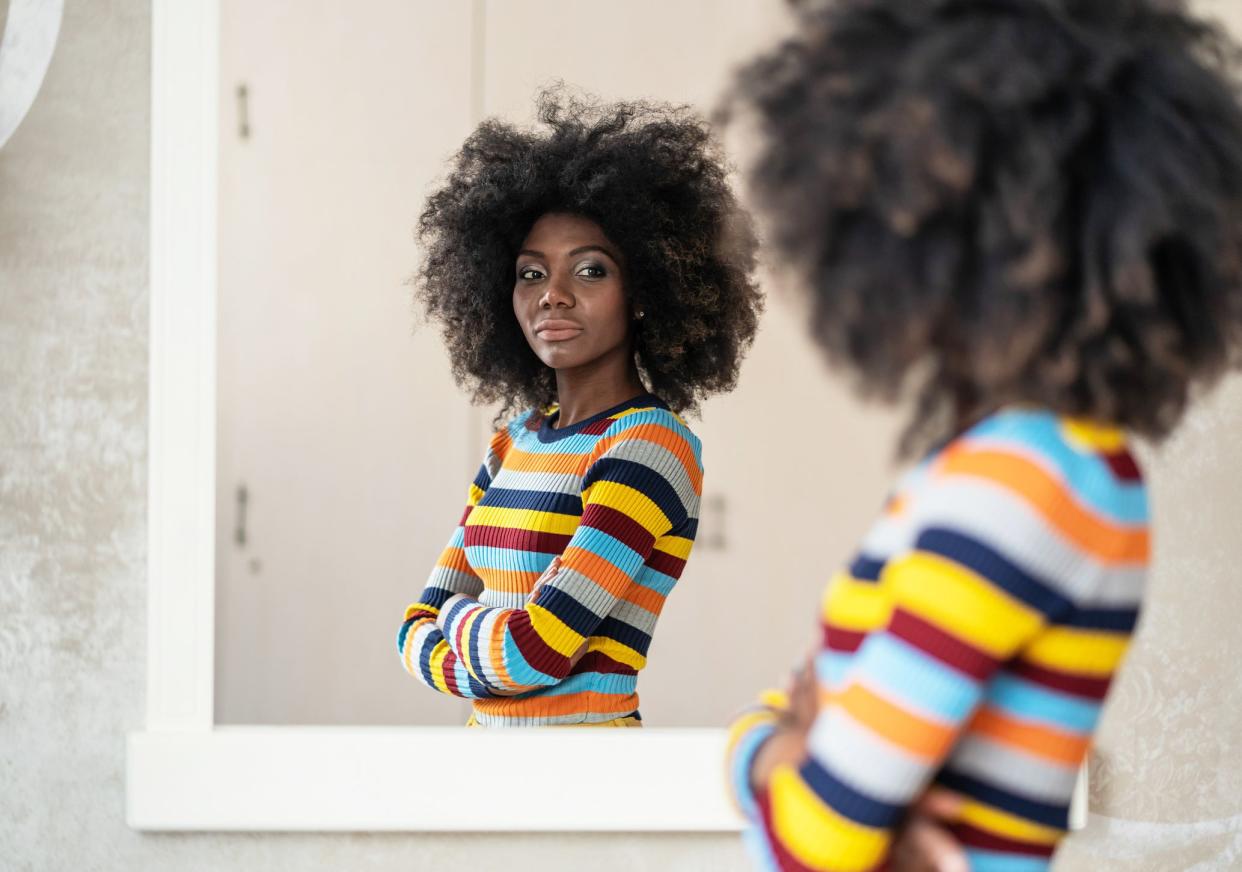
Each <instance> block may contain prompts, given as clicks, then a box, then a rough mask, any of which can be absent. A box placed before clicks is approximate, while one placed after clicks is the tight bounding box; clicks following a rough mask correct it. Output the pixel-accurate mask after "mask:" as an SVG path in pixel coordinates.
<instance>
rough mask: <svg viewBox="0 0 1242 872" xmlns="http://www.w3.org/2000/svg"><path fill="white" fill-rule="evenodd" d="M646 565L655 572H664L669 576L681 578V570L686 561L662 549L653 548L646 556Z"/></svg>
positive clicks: (684, 566)
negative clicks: (648, 555) (649, 554)
mask: <svg viewBox="0 0 1242 872" xmlns="http://www.w3.org/2000/svg"><path fill="white" fill-rule="evenodd" d="M647 565H648V566H650V567H651V568H652V569H654V570H655V571H656V572H662V573H664V574H665V575H667V576H668V577H669V578H681V572H682V570H683V569H685V568H686V561H684V560H682V559H681V558H680V557H674V556H673V555H672V554H668V553H666V552H664V551H658V550H654V551H652V552H651V556H650V557H648V558H647Z"/></svg>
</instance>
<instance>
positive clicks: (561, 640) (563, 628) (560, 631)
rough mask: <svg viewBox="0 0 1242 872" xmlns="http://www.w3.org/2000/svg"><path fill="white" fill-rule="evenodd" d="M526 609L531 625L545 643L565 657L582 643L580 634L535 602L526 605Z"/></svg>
mask: <svg viewBox="0 0 1242 872" xmlns="http://www.w3.org/2000/svg"><path fill="white" fill-rule="evenodd" d="M526 610H527V611H528V612H529V613H530V625H531V627H533V628H534V630H535V632H536V633H538V634H539V638H541V639H543V642H544V644H545V645H547V646H548V647H549V648H551V649H552V650H553V651H555V652H556V653H558V654H562V655H564V656H565V657H568V656H569V655H570V654H573V653H574V652H575V651H577V650H578V646H579V645H581V644H582V636H581V635H579V634H578V633H576V632H574V631H573V630H572V629H570V628H569V626H568V625H567V624H566V623H565V622H564V621H562V620H561V619H560V618H558V617H557V616H556V615H554V614H552V612H550V611H548V610H547V609H545V608H544V607H543V606H541V605H538V604H536V603H530V604H529V605H527V607H526Z"/></svg>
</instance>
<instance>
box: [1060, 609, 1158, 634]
mask: <svg viewBox="0 0 1242 872" xmlns="http://www.w3.org/2000/svg"><path fill="white" fill-rule="evenodd" d="M1138 616H1139V610H1138V609H1075V610H1074V611H1073V612H1071V613H1070V615H1069V617H1068V618H1066V619H1065V620H1063V621H1061V622H1060V623H1063V624H1065V625H1066V626H1069V627H1079V628H1081V629H1084V630H1115V631H1116V632H1118V633H1130V632H1133V630H1134V627H1135V625H1136V624H1137V623H1138Z"/></svg>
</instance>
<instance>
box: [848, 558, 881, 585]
mask: <svg viewBox="0 0 1242 872" xmlns="http://www.w3.org/2000/svg"><path fill="white" fill-rule="evenodd" d="M884 564H885V561H884V560H878V559H876V558H874V557H868V556H867V555H866V554H862V553H859V554H858V556H857V557H855V558H854V562H853V563H851V564H850V575H852V576H853V577H854V578H855V579H857V580H858V581H879V579H880V573H881V572H882V571H883V570H884Z"/></svg>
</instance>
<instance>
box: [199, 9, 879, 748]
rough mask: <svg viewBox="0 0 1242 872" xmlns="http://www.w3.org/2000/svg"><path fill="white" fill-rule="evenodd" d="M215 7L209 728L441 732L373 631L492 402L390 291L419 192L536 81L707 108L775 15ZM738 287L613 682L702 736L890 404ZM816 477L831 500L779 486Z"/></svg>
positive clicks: (765, 660) (792, 636)
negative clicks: (668, 548) (639, 633)
mask: <svg viewBox="0 0 1242 872" xmlns="http://www.w3.org/2000/svg"><path fill="white" fill-rule="evenodd" d="M220 13H221V16H220V20H221V32H220V81H219V97H220V102H219V112H220V116H219V118H220V125H219V128H220V140H219V160H220V164H219V333H218V336H219V346H218V359H219V364H218V403H219V419H218V422H217V436H218V455H217V480H216V485H217V488H216V490H217V499H216V529H217V542H216V577H217V590H216V609H217V611H216V615H217V621H216V634H217V635H216V647H215V650H216V655H215V656H216V671H215V675H216V697H215V721H216V722H217V723H220V724H401V725H459V724H462V723H464V722H465V720H466V718H467V717H468V715H469V709H470V706H469V703H468V702H467V701H463V700H457V699H453V698H450V697H447V696H442V695H439V694H435V693H433V692H431V691H429V690H428V689H427V688H425V687H423V686H422V685H421V684H419V683H418V682H416V681H414V680H413V679H412V678H411V677H410V676H409V675H407V674H406V673H405V672H404V670H403V669H402V668H401V665H400V662H399V660H398V658H397V656H396V652H395V647H394V638H395V634H396V631H397V628H398V626H399V624H400V622H401V616H402V612H403V609H404V607H405V606H406V604H407V603H409V602H410V601H412V600H413V599H414V597H415V596H416V595H417V594H418V593H419V591H420V590H421V589H422V586H423V584H424V582H425V580H426V577H427V574H428V572H429V570H430V568H431V566H432V565H433V563H434V561H435V559H436V557H437V556H438V554H439V552H440V550H441V548H442V547H443V545H444V542H445V541H446V539H447V537H448V534H449V533H450V532H451V530H452V528H453V525H454V524H455V523H456V520H457V518H458V517H459V516H460V514H461V506H462V503H463V498H464V495H465V493H466V487H467V485H468V483H469V482H470V481H471V479H472V478H473V477H474V474H475V471H476V469H477V468H478V464H479V461H480V459H481V458H482V456H483V454H484V450H485V446H486V444H487V438H488V435H489V433H490V431H491V426H490V425H491V423H492V420H493V417H494V414H495V410H494V409H477V408H472V407H471V406H470V405H469V403H468V401H467V399H466V396H465V395H464V393H463V392H462V391H461V390H460V389H459V388H457V387H456V386H455V385H454V383H453V380H452V378H451V375H450V372H449V365H448V361H447V357H446V355H445V353H444V351H443V349H442V347H441V343H440V337H439V335H438V331H436V330H435V329H433V328H431V327H429V326H426V325H423V324H421V323H419V320H418V318H417V317H416V314H415V309H414V306H413V304H412V302H411V289H410V288H409V287H408V286H407V285H406V284H405V283H404V282H405V279H406V278H407V277H408V276H409V275H410V274H411V273H412V272H413V271H414V269H415V267H416V265H417V263H418V257H419V252H418V250H417V248H416V246H415V244H414V241H413V228H414V223H415V218H416V216H417V214H418V213H419V211H420V210H421V208H422V205H423V199H424V197H425V196H426V193H427V191H428V190H429V189H430V187H431V186H432V185H433V184H434V182H435V180H436V179H437V178H439V177H441V176H442V175H443V173H444V172H445V171H446V166H447V164H446V160H447V159H448V157H449V156H450V155H452V154H453V153H454V152H455V151H456V150H457V148H458V147H459V146H460V144H461V142H462V141H463V140H464V138H465V137H466V135H467V134H468V133H469V132H470V131H471V130H472V129H473V127H474V126H475V125H476V124H477V123H478V121H479V120H481V119H482V118H486V117H500V118H503V119H505V120H508V121H512V122H517V123H521V124H529V123H531V121H532V112H533V97H534V95H535V93H536V92H537V91H538V90H539V88H540V87H541V86H543V85H546V84H547V83H549V82H551V81H554V80H562V81H564V82H565V83H567V84H568V85H570V86H571V87H574V88H577V89H581V90H582V91H585V92H588V93H592V94H595V95H597V96H599V97H601V98H603V99H622V98H634V97H641V98H647V99H657V100H665V101H671V102H678V103H682V102H684V103H690V104H692V105H694V106H696V107H698V108H699V109H700V110H702V111H704V112H708V111H710V109H711V108H712V106H713V103H714V101H715V99H716V98H717V97H718V96H719V94H720V93H721V91H722V89H723V87H724V84H725V82H726V79H727V75H728V72H729V70H730V69H731V66H732V64H733V63H734V62H735V61H736V60H737V59H740V58H744V57H746V56H748V55H749V54H751V53H752V52H753V50H754V49H755V48H756V47H757V46H759V45H762V44H767V43H769V42H770V41H771V40H772V38H773V37H774V35H776V34H777V33H779V32H780V29H781V28H782V27H783V26H785V24H786V22H785V20H784V12H783V9H782V5H781V4H774V3H771V2H767V0H745V2H737V3H731V4H729V7H728V14H727V15H722V14H721V6H720V4H718V3H714V2H711V0H677V2H656V0H642V2H635V3H630V4H627V6H626V9H625V11H624V14H622V13H621V12H620V11H618V9H617V8H616V7H615V6H612V5H609V4H581V3H574V2H570V0H537V2H536V0H526V2H523V3H520V4H518V3H502V2H483V0H475V2H473V3H471V4H466V3H457V4H410V3H405V2H400V0H377V2H373V3H370V4H368V5H367V7H366V12H365V13H360V12H358V11H357V10H351V11H348V12H347V11H346V10H345V8H344V7H341V8H336V7H333V6H331V5H330V4H317V5H315V6H313V7H309V8H308V7H306V6H305V5H304V4H295V3H294V2H292V0H281V2H270V3H265V4H260V5H258V6H256V5H255V4H244V3H242V2H240V0H222V2H221V3H220ZM727 144H728V145H729V147H730V148H731V149H734V148H735V147H736V148H738V149H740V148H741V147H742V145H744V144H736V143H727ZM760 281H761V285H762V286H763V288H764V290H765V291H766V292H768V294H769V299H770V304H769V306H768V311H767V313H766V314H765V315H764V317H763V322H762V326H761V328H760V334H759V336H758V338H757V340H756V343H755V346H754V348H753V349H752V351H751V353H750V355H749V357H748V359H747V361H746V363H745V364H744V366H743V369H742V379H741V382H740V384H739V386H738V388H737V390H735V391H734V392H733V393H732V394H730V395H727V396H723V397H717V398H713V399H711V400H708V401H707V403H706V404H705V405H704V407H703V411H702V416H701V418H691V419H690V420H689V424H690V426H691V428H692V429H693V430H694V432H695V433H696V434H697V435H698V436H699V437H700V439H701V440H702V443H703V460H704V466H705V468H706V474H705V480H704V493H703V502H702V511H701V518H700V526H699V534H698V538H697V541H696V544H695V547H694V550H693V553H692V554H691V557H690V560H689V563H688V565H687V567H686V570H685V572H684V574H683V575H682V577H681V579H680V581H679V582H678V584H677V586H676V588H675V589H674V590H673V592H672V593H671V595H670V596H669V598H668V602H667V605H666V607H665V610H664V612H663V614H662V616H661V618H660V623H659V627H658V632H657V634H656V636H655V638H654V640H653V643H652V645H651V649H650V652H649V658H648V666H647V668H646V669H645V670H643V672H642V675H641V678H640V680H639V695H640V697H641V700H642V713H643V718H644V722H645V723H647V724H648V725H651V726H721V725H724V724H725V723H727V722H728V720H729V718H730V716H731V715H732V714H733V713H734V712H736V711H737V709H738V708H740V707H741V706H742V705H744V704H746V703H748V702H750V701H751V700H752V699H753V698H754V695H755V693H756V692H757V691H758V690H759V689H761V688H763V687H767V686H770V685H771V684H772V683H773V682H775V681H783V680H784V679H783V676H784V674H785V673H786V671H787V669H788V667H789V666H790V665H791V664H793V663H794V662H795V661H797V660H798V659H800V657H801V656H802V655H803V654H804V652H805V651H806V650H807V648H808V647H809V646H810V645H811V644H812V643H813V642H814V641H815V632H816V628H815V627H814V626H813V625H812V618H811V615H813V611H809V610H808V606H809V605H810V604H812V603H814V602H816V601H817V598H818V596H819V594H820V592H821V591H822V589H823V586H824V584H825V583H826V581H827V577H828V573H829V570H830V567H832V566H835V565H837V564H838V563H840V562H842V561H844V560H846V559H847V558H848V557H849V555H850V552H851V550H852V548H853V547H854V545H855V544H856V542H857V540H858V538H859V536H860V535H861V534H862V532H863V531H864V530H865V529H866V527H867V525H868V524H869V523H870V521H871V519H872V516H873V514H874V512H875V510H876V509H877V508H878V503H879V500H880V497H881V496H882V495H883V493H884V492H885V489H886V488H887V486H888V484H889V482H890V480H891V478H892V473H893V468H892V457H893V451H894V446H895V438H896V433H897V418H896V417H895V416H894V415H892V413H888V412H882V411H878V410H872V409H869V408H865V407H862V406H861V405H860V404H859V403H858V401H857V400H855V399H854V398H852V397H851V396H850V395H849V393H848V391H847V389H846V387H845V386H844V385H843V384H839V383H836V382H833V381H831V380H830V379H829V377H828V375H827V374H826V370H825V368H824V366H823V365H822V363H821V361H820V358H819V356H818V355H817V353H816V352H815V351H814V350H813V349H812V348H811V346H810V343H809V341H808V340H806V339H805V338H804V336H803V328H802V327H801V326H800V322H799V319H798V315H797V313H796V312H794V311H793V310H792V309H791V307H790V306H789V305H788V304H787V303H786V302H784V301H781V300H780V299H779V296H780V293H779V288H778V287H777V284H776V281H775V280H774V279H773V278H772V277H771V276H770V275H768V274H761V276H760ZM846 453H848V456H849V458H850V462H849V463H848V464H842V463H831V464H827V463H826V458H831V457H834V456H836V457H840V456H841V455H843V454H846ZM823 466H827V467H828V468H830V469H831V470H832V475H833V480H832V485H831V488H830V489H829V490H825V489H823V488H817V489H808V488H806V487H804V486H803V484H802V482H803V481H805V480H806V474H805V470H806V469H807V468H808V467H809V468H812V469H816V468H819V467H823ZM809 543H813V545H814V547H807V546H808V544H809ZM810 553H815V554H818V555H820V557H821V558H822V559H821V560H819V561H818V562H816V563H814V564H812V563H808V562H807V555H808V554H810Z"/></svg>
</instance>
